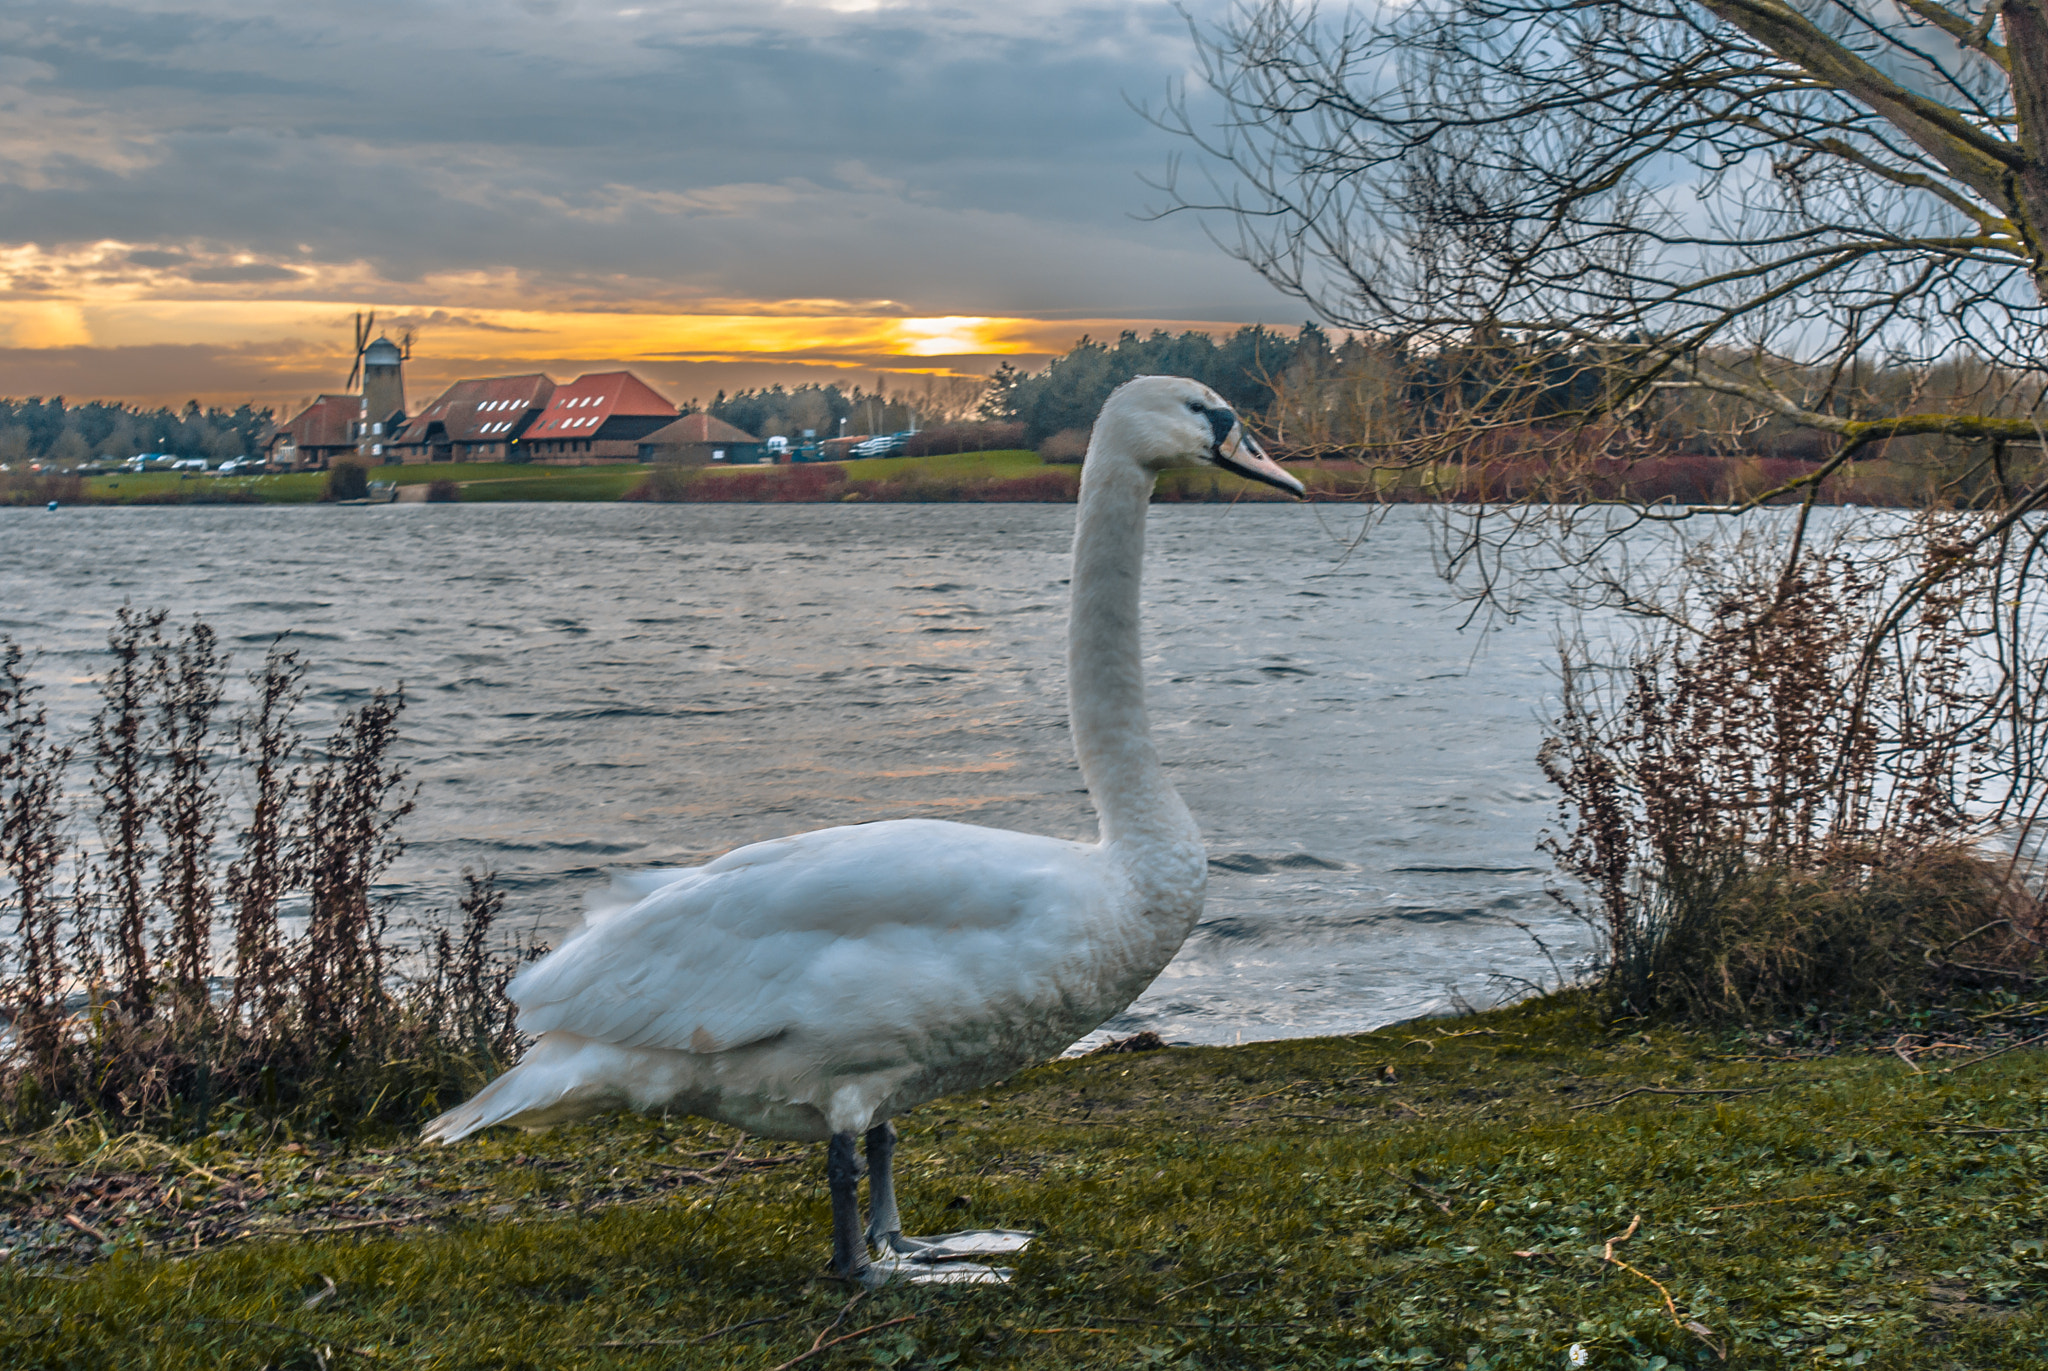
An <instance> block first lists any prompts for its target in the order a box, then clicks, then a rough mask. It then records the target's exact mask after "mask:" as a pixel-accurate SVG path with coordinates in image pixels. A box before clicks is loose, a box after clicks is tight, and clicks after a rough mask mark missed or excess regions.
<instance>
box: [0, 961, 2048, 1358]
mask: <svg viewBox="0 0 2048 1371" xmlns="http://www.w3.org/2000/svg"><path fill="white" fill-rule="evenodd" d="M2038 1008H2039V1007H2038V1006H2037V1007H2036V1012H2038ZM2008 1018H2010V1016H2008ZM2034 1022H2035V1024H2036V1028H2035V1029H2034V1030H2031V1031H2038V1020H2035V1021H2034ZM1638 1027H1639V1026H1638V1025H1623V1026H1620V1027H1615V1026H1611V1025H1607V1024H1603V1023H1601V1022H1600V1021H1598V1020H1597V1019H1595V1018H1594V1017H1593V1016H1591V1015H1590V1014H1589V1013H1587V1012H1586V1010H1585V1008H1584V1006H1583V1005H1582V1004H1581V1003H1580V1002H1579V1001H1577V1000H1575V999H1573V998H1570V997H1563V998H1553V999H1550V1000H1546V1001H1541V1002H1537V1003H1533V1004H1530V1005H1525V1006H1522V1007H1518V1008H1514V1009H1508V1010H1501V1011H1496V1012H1493V1013H1490V1014H1486V1015H1481V1016H1477V1017H1474V1018H1467V1019H1460V1020H1455V1021H1438V1022H1433V1023H1428V1024H1420V1025H1408V1026H1405V1027H1398V1028H1392V1029H1387V1030H1383V1031H1381V1032H1378V1033H1372V1034H1367V1035H1364V1036H1360V1037H1352V1038H1334V1039H1318V1040H1311V1041H1302V1042H1285V1043H1260V1044H1253V1045H1247V1046H1244V1047H1239V1048H1179V1049H1172V1050H1168V1051H1163V1052H1152V1053H1144V1054H1117V1055H1107V1056H1097V1057H1092V1058H1087V1059H1082V1060H1078V1061H1069V1062H1059V1063H1054V1064H1051V1065H1047V1066H1044V1067H1040V1068H1037V1069H1035V1070H1032V1071H1029V1072H1025V1073H1023V1074H1021V1075H1019V1076H1018V1077H1017V1078H1016V1079H1014V1080H1012V1081H1009V1082H1007V1083H1006V1084H1004V1085H1002V1086H999V1087H997V1088H995V1089H992V1090H989V1091H985V1092H982V1093H979V1094H973V1095H966V1096H960V1097H956V1098H953V1099H949V1100H944V1101H940V1102H938V1103H936V1104H934V1105H932V1106H928V1107H927V1108H924V1109H922V1110H919V1111H917V1112H915V1113H914V1114H912V1115H910V1116H907V1117H906V1118H904V1119H902V1120H900V1121H899V1122H900V1124H901V1126H902V1132H903V1146H902V1149H901V1151H900V1153H899V1158H898V1160H899V1167H900V1180H901V1185H902V1190H903V1193H904V1196H905V1201H906V1217H907V1219H908V1220H909V1223H910V1226H911V1227H912V1228H913V1229H921V1230H925V1231H929V1230H935V1229H949V1228H958V1227H965V1226H971V1225H1009V1226H1024V1227H1029V1228H1032V1229H1035V1230H1036V1231H1037V1232H1038V1233H1039V1234H1040V1235H1041V1236H1040V1237H1039V1240H1038V1242H1037V1243H1036V1244H1035V1245H1034V1247H1033V1248H1032V1249H1031V1250H1030V1251H1029V1252H1027V1253H1026V1254H1024V1256H1023V1257H1022V1259H1021V1260H1020V1261H1019V1262H1018V1272H1017V1280H1016V1282H1015V1283H1014V1284H1013V1285H1010V1286H1007V1287H997V1288H990V1287H961V1286H954V1287H944V1286H926V1287H909V1288H887V1289H884V1290H882V1291H879V1292H877V1293H875V1294H872V1295H868V1296H865V1297H862V1298H861V1299H860V1301H859V1303H858V1304H857V1305H856V1306H854V1307H852V1308H850V1309H849V1308H848V1307H847V1305H848V1299H849V1293H848V1292H847V1291H846V1290H844V1289H843V1288H841V1287H840V1286H839V1285H837V1284H836V1283H835V1282H833V1281H831V1280H829V1279H827V1278H825V1276H824V1271H823V1268H824V1264H825V1259H826V1256H827V1228H826V1215H827V1208H828V1206H827V1198H826V1193H825V1186H824V1181H823V1176H822V1165H821V1156H820V1153H821V1149H819V1148H815V1147H811V1148H799V1147H790V1146H785V1145H781V1144H764V1143H760V1142H754V1141H744V1140H742V1139H740V1138H739V1137H738V1136H737V1135H736V1134H735V1133H733V1132H732V1131H731V1130H724V1129H719V1128H715V1127H711V1126H707V1125H703V1124H700V1123H698V1122H696V1121H693V1120H673V1121H661V1120H639V1119H635V1120H603V1121H597V1122H593V1123H591V1124H587V1125H583V1126H579V1127H577V1128H572V1129H568V1130H564V1131H562V1132H559V1133H556V1134H551V1135H541V1136H539V1137H533V1136H525V1135H515V1134H507V1135H504V1136H495V1135H494V1136H491V1137H488V1138H485V1139H483V1140H480V1141H472V1142H470V1143H467V1144H464V1145H461V1146H458V1147H456V1148H453V1149H449V1150H446V1151H429V1150H425V1149H420V1148H417V1147H414V1146H412V1145H411V1144H409V1143H404V1142H394V1143H391V1144H389V1145H385V1146H358V1147H355V1148H352V1149H337V1148H329V1147H325V1146H315V1147H310V1148H309V1147H307V1146H306V1145H304V1144H292V1145H290V1146H289V1147H282V1146H279V1145H277V1144H276V1142H275V1141H273V1142H272V1143H271V1145H269V1146H267V1147H258V1146H256V1145H255V1144H254V1143H253V1142H252V1141H251V1140H249V1139H247V1138H246V1137H244V1136H243V1135H240V1134H235V1135H230V1136H227V1137H213V1138H208V1139H204V1140H202V1141H201V1142H199V1143H197V1144H193V1145H190V1146H184V1147H179V1148H170V1147H168V1146H166V1145H164V1144H158V1143H147V1142H143V1141H141V1140H139V1139H134V1138H128V1139H111V1140H110V1139H104V1138H101V1137H99V1136H98V1135H96V1134H94V1133H92V1132H91V1131H90V1130H88V1129H80V1128H77V1127H73V1128H71V1129H69V1130H57V1131H54V1132H51V1133H46V1134H43V1135H38V1136H37V1137H34V1138H17V1139H12V1140H6V1141H4V1142H0V1159H4V1165H0V1205H4V1208H0V1214H4V1215H5V1221H4V1227H0V1233H4V1234H6V1235H7V1236H0V1245H5V1244H7V1243H12V1244H13V1245H14V1247H15V1249H16V1250H15V1256H14V1257H13V1258H12V1259H11V1260H9V1261H6V1262H0V1363H4V1364H5V1365H8V1366H10V1367H21V1368H29V1367H58V1366H64V1367H74V1366H111V1365H135V1366H149V1367H161V1368H179V1367H215V1366H247V1367H250V1368H255V1367H260V1366H266V1365H267V1366H273V1367H280V1368H282V1367H314V1366H320V1365H326V1366H339V1365H342V1364H344V1363H346V1364H350V1365H355V1364H361V1365H365V1366H376V1365H401V1364H402V1365H407V1366H426V1367H549V1368H552V1367H562V1366H597V1367H634V1368H639V1367H653V1366H661V1367H749V1368H762V1369H763V1371H766V1368H773V1367H778V1366H782V1365H785V1364H787V1363H789V1362H790V1361H791V1360H792V1359H795V1358H799V1357H800V1356H801V1355H802V1354H803V1353H805V1352H806V1350H807V1349H809V1348H811V1347H812V1346H813V1344H814V1342H819V1341H829V1339H833V1338H840V1337H844V1336H846V1335H849V1334H854V1335H857V1336H852V1337H850V1338H849V1339H848V1340H847V1341H844V1342H840V1343H837V1344H832V1345H828V1346H826V1347H825V1348H824V1349H823V1350H822V1351H820V1353H819V1354H818V1355H816V1356H813V1357H811V1358H809V1359H808V1360H806V1361H803V1362H802V1363H801V1364H802V1365H804V1366H806V1367H829V1366H841V1367H853V1366H877V1365H879V1366H900V1367H939V1366H953V1367H970V1366H1002V1367H1026V1368H1066V1367H1084V1366H1087V1367H1092V1366H1104V1367H1110V1366H1116V1367H1124V1366H1148V1365H1159V1366H1188V1367H1233V1368H1234V1367H1260V1368H1265V1367H1301V1368H1322V1367H1329V1368H1341V1367H1373V1366H1416V1367H1439V1368H1455V1367H1461V1366H1462V1367H1465V1368H1467V1369H1468V1371H1497V1369H1499V1368H1538V1367H1541V1368H1561V1367H1564V1366H1565V1365H1566V1358H1567V1351H1568V1349H1569V1347H1570V1346H1571V1345H1572V1344H1574V1343H1576V1344H1579V1345H1580V1346H1581V1347H1583V1348H1584V1349H1586V1351H1587V1353H1588V1354H1589V1358H1590V1360H1589V1362H1588V1364H1589V1365H1590V1366H1592V1367H1596V1368H1602V1367H1615V1368H1631V1371H1640V1369H1642V1368H1658V1367H1694V1366H1709V1365H1711V1366H1724V1365H1725V1366H1733V1367H1818V1366H1867V1367H1872V1368H1894V1367H1896V1368H1905V1367H1912V1368H1950V1367H1968V1368H1980V1367H1981V1368H2021V1367H2031V1366H2048V1313H2044V1311H2048V1213H2044V1206H2043V1194H2042V1190H2043V1179H2044V1176H2048V1119H2044V1117H2043V1113H2044V1111H2043V1095H2044V1091H2043V1087H2044V1085H2048V1057H2044V1055H2043V1053H2042V1052H2041V1050H2039V1049H2038V1048H2025V1049H2021V1050H2015V1051H2009V1052H2005V1053H2002V1054H2000V1055H1997V1056H1995V1057H1991V1058H1989V1059H1986V1058H1985V1057H1984V1056H1983V1054H1982V1052H1981V1051H1967V1052H1964V1051H1954V1050H1950V1049H1943V1048H1940V1047H1938V1046H1930V1047H1929V1048H1928V1049H1927V1050H1925V1051H1923V1052H1921V1053H1919V1054H1918V1055H1917V1057H1916V1059H1915V1060H1913V1061H1912V1062H1910V1063H1909V1062H1908V1061H1906V1060H1903V1059H1902V1058H1901V1057H1900V1056H1898V1055H1895V1054H1893V1053H1892V1052H1891V1051H1889V1050H1884V1049H1879V1050H1874V1051H1845V1050H1843V1051H1836V1052H1835V1053H1834V1054H1833V1055H1820V1056H1815V1055H1811V1054H1807V1053H1802V1052H1798V1051H1789V1050H1788V1051H1786V1052H1783V1053H1780V1052H1778V1051H1777V1050H1776V1049H1768V1048H1757V1047H1752V1048H1751V1049H1750V1050H1747V1051H1744V1050H1735V1049H1734V1048H1733V1047H1732V1046H1731V1044H1729V1043H1727V1042H1723V1041H1721V1040H1716V1039H1712V1038H1707V1037H1703V1036H1698V1035H1688V1034H1686V1033H1682V1032H1679V1031H1677V1030H1670V1029H1660V1028H1649V1029H1646V1030H1642V1031H1638ZM1995 1027H1996V1025H1995V1024H1994V1028H1995ZM2004 1031H2005V1034H2006V1036H2005V1038H2004V1039H2002V1040H2003V1041H2018V1040H2020V1038H2019V1036H2018V1035H2019V1034H2021V1033H2023V1032H2026V1031H2030V1030H2027V1029H2026V1028H2025V1021H2024V1018H2022V1019H2020V1020H2016V1021H2012V1022H2008V1023H2006V1025H2005V1029H2004ZM1990 1040H1991V1041H2000V1040H2001V1039H1999V1038H1998V1037H1997V1036H1996V1033H1994V1034H1993V1036H1992V1038H1991V1039H1990ZM1979 1041H1983V1039H1981V1038H1980V1040H1979ZM1908 1055H1914V1054H1908ZM1631 1092H1634V1093H1631ZM735 1144H739V1150H738V1151H737V1153H735V1152H733V1148H734V1145H735ZM67 1216H68V1217H67ZM1638 1216H1640V1220H1641V1222H1640V1225H1636V1224H1635V1220H1636V1219H1637V1217H1638ZM86 1229H91V1230H93V1233H88V1232H86V1231H85V1230H86ZM1623 1233H1627V1234H1628V1236H1627V1237H1626V1238H1625V1240H1620V1241H1616V1242H1614V1243H1613V1244H1612V1245H1611V1247H1610V1246H1609V1245H1608V1243H1607V1240H1608V1239H1610V1238H1615V1237H1617V1235H1621V1234H1623ZM103 1240H104V1241H103ZM1603 1254H1607V1255H1611V1256H1612V1257H1613V1258H1614V1259H1615V1260H1613V1261H1608V1260H1604V1259H1603ZM1621 1263H1625V1264H1626V1265H1625V1266H1624V1265H1622V1264H1621ZM1666 1293H1668V1295H1669V1298H1670V1301H1671V1303H1670V1305H1669V1306H1667V1304H1666V1302H1665V1294H1666ZM835 1320H836V1321H837V1322H836V1323H835ZM1692 1324H1697V1325H1698V1326H1699V1328H1698V1330H1693V1329H1691V1328H1689V1327H1688V1325H1692ZM1721 1352H1725V1353H1726V1354H1727V1360H1726V1361H1721V1360H1719V1353H1721Z"/></svg>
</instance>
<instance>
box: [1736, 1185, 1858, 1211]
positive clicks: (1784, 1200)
mask: <svg viewBox="0 0 2048 1371" xmlns="http://www.w3.org/2000/svg"><path fill="white" fill-rule="evenodd" d="M1855 1193H1856V1192H1855V1191H1853V1190H1830V1191H1828V1192H1827V1193H1826V1194H1824V1195H1786V1196H1783V1197H1781V1198H1779V1199H1775V1200H1745V1201H1744V1202H1743V1203H1741V1204H1710V1205H1708V1206H1707V1207H1706V1208H1704V1209H1702V1210H1701V1211H1700V1212H1701V1213H1702V1214H1720V1213H1725V1212H1726V1211H1728V1210H1730V1209H1755V1208H1757V1207H1758V1206H1760V1205H1766V1204H1799V1203H1802V1202H1803V1201H1806V1200H1835V1199H1840V1198H1841V1197H1842V1196H1844V1195H1853V1194H1855Z"/></svg>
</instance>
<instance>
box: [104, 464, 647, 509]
mask: <svg viewBox="0 0 2048 1371" xmlns="http://www.w3.org/2000/svg"><path fill="white" fill-rule="evenodd" d="M648 471H649V468H647V467H644V466H639V465H623V466H606V467H550V466H535V465H531V464H521V463H511V462H452V463H438V464H430V465H422V466H384V467H372V468H371V469H370V472H369V475H370V479H371V480H373V481H392V482H395V483H396V484H397V485H399V486H400V487H405V486H424V485H431V484H432V483H433V482H435V481H455V482H457V483H458V484H460V485H461V486H462V499H463V500H465V501H471V500H475V501H486V500H491V501H496V500H616V499H618V498H619V497H620V496H622V495H623V494H625V493H626V492H627V491H628V490H631V489H632V488H633V487H634V486H636V485H638V484H639V483H640V482H641V481H643V480H645V479H646V478H647V473H648ZM326 492H327V473H325V472H321V471H295V472H284V473H281V474H278V475H275V476H228V477H220V476H196V475H193V474H191V473H188V472H170V471H153V472H146V473H144V474H142V475H139V476H136V475H129V474H127V473H122V474H119V475H114V476H94V477H89V478H88V479H87V480H86V482H85V495H84V499H85V501H86V502H87V503H90V504H117V505H118V504H185V503H195V504H204V503H215V502H218V503H224V504H267V505H310V504H315V503H317V502H318V501H319V500H320V498H321V497H322V496H323V495H325V494H326Z"/></svg>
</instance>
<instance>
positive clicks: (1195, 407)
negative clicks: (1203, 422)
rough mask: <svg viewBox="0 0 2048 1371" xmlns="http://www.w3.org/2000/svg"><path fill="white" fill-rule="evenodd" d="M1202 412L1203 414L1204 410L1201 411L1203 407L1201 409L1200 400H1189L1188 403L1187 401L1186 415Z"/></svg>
mask: <svg viewBox="0 0 2048 1371" xmlns="http://www.w3.org/2000/svg"><path fill="white" fill-rule="evenodd" d="M1204 412H1205V411H1204V409H1203V407H1202V402H1201V401H1200V400H1190V401H1188V413H1190V414H1201V413H1204Z"/></svg>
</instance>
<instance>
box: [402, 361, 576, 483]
mask: <svg viewBox="0 0 2048 1371" xmlns="http://www.w3.org/2000/svg"><path fill="white" fill-rule="evenodd" d="M555 394H556V390H555V383H554V382H553V381H551V380H549V379H548V378H547V377H546V376H543V375H541V374H540V373H539V372H534V373H532V374H530V375H526V376H490V377H485V378H483V379H481V380H474V381H457V382H456V383H455V384H454V385H452V386H450V387H448V389H446V390H444V391H442V392H441V393H440V394H439V395H438V396H436V397H435V398H434V401H433V403H431V404H429V405H428V406H427V407H426V408H425V409H423V410H421V411H420V412H419V413H418V414H416V415H414V416H413V417H412V418H411V419H410V420H409V421H408V422H407V423H406V425H405V427H404V428H403V429H402V430H400V432H399V434H398V436H397V437H396V438H395V439H393V440H392V442H391V444H390V448H389V451H391V452H394V453H396V454H397V456H398V459H399V460H400V461H402V462H407V463H415V462H503V461H507V460H510V459H512V458H514V457H516V456H517V455H518V454H519V452H520V448H519V447H518V444H519V441H520V438H521V436H522V435H523V434H524V433H525V432H526V431H527V429H528V428H529V427H531V426H532V424H533V422H534V419H535V418H536V417H537V416H538V415H539V414H540V413H541V412H542V411H543V410H545V409H546V408H547V404H548V401H549V400H550V399H551V398H552V397H553V396H554V395H555Z"/></svg>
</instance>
